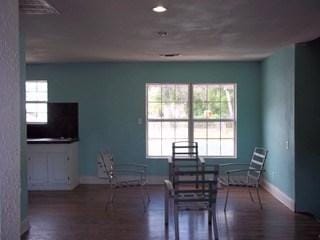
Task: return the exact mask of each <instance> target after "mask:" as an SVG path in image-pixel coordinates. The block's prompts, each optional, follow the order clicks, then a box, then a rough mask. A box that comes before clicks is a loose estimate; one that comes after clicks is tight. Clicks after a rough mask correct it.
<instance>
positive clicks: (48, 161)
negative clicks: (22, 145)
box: [27, 142, 79, 190]
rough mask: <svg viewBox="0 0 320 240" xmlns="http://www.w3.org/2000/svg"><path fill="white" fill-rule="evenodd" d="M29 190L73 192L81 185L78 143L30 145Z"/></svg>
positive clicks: (28, 155)
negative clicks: (72, 190)
mask: <svg viewBox="0 0 320 240" xmlns="http://www.w3.org/2000/svg"><path fill="white" fill-rule="evenodd" d="M27 158H28V188H29V190H71V189H73V188H75V187H76V186H77V185H78V184H79V174H78V172H79V171H78V143H77V142H72V143H57V144H52V143H51V144H44V143H41V144H34V143H33V144H28V147H27Z"/></svg>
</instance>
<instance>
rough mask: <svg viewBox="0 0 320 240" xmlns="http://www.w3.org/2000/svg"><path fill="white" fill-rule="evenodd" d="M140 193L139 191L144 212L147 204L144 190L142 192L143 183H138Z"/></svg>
mask: <svg viewBox="0 0 320 240" xmlns="http://www.w3.org/2000/svg"><path fill="white" fill-rule="evenodd" d="M140 193H141V199H142V204H143V211H144V212H146V210H147V204H146V202H145V199H144V198H145V192H144V187H143V185H140Z"/></svg>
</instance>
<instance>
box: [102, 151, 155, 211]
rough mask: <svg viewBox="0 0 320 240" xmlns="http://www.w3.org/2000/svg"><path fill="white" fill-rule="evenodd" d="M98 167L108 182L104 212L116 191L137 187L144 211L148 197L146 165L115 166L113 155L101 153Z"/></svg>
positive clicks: (127, 164)
mask: <svg viewBox="0 0 320 240" xmlns="http://www.w3.org/2000/svg"><path fill="white" fill-rule="evenodd" d="M98 166H99V167H100V168H102V170H103V172H104V174H105V176H104V178H105V179H107V180H108V184H109V189H110V195H109V199H108V200H107V203H106V207H105V208H106V210H107V209H108V207H109V205H110V204H112V203H113V202H114V199H115V194H116V190H117V189H119V188H128V187H139V188H140V195H141V199H142V203H143V208H144V211H145V210H146V208H147V206H148V204H149V202H150V196H149V193H148V189H147V188H146V184H147V175H146V174H147V165H145V164H138V163H124V164H116V163H115V161H114V157H113V155H112V154H111V153H110V152H109V151H106V150H104V151H101V152H100V153H99V157H98Z"/></svg>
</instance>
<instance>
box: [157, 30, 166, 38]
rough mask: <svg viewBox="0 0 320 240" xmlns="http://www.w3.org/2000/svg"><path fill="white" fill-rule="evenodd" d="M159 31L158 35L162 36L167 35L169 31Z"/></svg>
mask: <svg viewBox="0 0 320 240" xmlns="http://www.w3.org/2000/svg"><path fill="white" fill-rule="evenodd" d="M157 33H158V35H159V36H160V37H165V36H167V35H168V33H167V32H166V31H159V32H157Z"/></svg>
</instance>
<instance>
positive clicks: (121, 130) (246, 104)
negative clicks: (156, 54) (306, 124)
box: [27, 62, 261, 176]
mask: <svg viewBox="0 0 320 240" xmlns="http://www.w3.org/2000/svg"><path fill="white" fill-rule="evenodd" d="M27 79H29V80H32V79H33V80H35V79H47V80H48V84H49V101H54V102H79V115H80V122H79V125H80V127H79V128H80V129H79V130H80V152H79V156H80V174H81V175H82V176H95V175H96V164H95V161H96V156H97V153H98V151H99V150H100V149H101V148H102V147H103V146H105V145H108V146H109V147H110V148H111V150H112V152H113V153H114V154H115V157H116V159H117V160H118V161H121V162H125V161H127V162H132V161H138V162H142V161H145V160H146V159H145V146H146V142H145V125H144V124H143V125H138V122H137V119H138V118H142V119H145V83H148V82H161V83H164V82H174V83H189V82H192V83H212V82H222V83H224V82H226V83H231V82H235V83H237V84H238V92H237V97H238V161H239V162H247V161H249V159H250V156H251V153H252V150H253V148H254V146H256V145H260V144H261V114H260V112H261V111H260V107H261V94H260V92H261V91H260V90H261V64H260V62H188V63H173V62H170V63H95V64H94V63H92V64H85V63H82V64H81V63H79V64H40V65H28V66H27ZM230 161H235V160H230ZM147 162H148V164H149V174H151V175H165V174H166V171H167V163H166V161H165V160H150V159H148V160H147ZM217 162H225V161H223V160H220V161H217Z"/></svg>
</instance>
